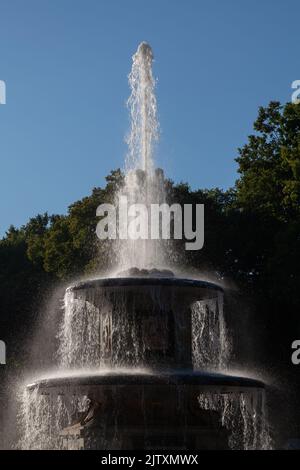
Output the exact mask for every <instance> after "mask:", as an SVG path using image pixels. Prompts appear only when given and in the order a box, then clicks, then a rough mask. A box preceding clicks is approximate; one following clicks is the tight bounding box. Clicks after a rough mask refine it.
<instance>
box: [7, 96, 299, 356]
mask: <svg viewBox="0 0 300 470" xmlns="http://www.w3.org/2000/svg"><path fill="white" fill-rule="evenodd" d="M233 157H234V156H233ZM236 161H237V164H238V173H239V177H238V179H237V181H236V184H235V186H234V187H232V188H230V189H228V190H223V189H219V188H215V189H197V190H191V188H190V187H189V185H188V184H186V183H179V184H175V183H174V182H173V181H170V180H167V181H166V190H167V194H168V200H169V202H179V203H181V204H185V203H186V204H187V203H193V204H196V203H198V204H204V205H205V244H204V248H203V249H202V250H200V251H195V252H191V251H190V252H186V251H185V250H184V245H183V242H184V241H183V242H182V246H181V245H180V243H181V242H179V241H178V242H176V243H177V251H178V253H180V255H181V256H184V257H185V259H184V260H183V262H184V263H185V264H186V265H187V266H189V267H190V268H195V270H197V269H198V270H199V271H205V272H209V271H210V272H214V273H217V276H218V277H219V278H222V279H225V280H230V282H231V283H232V285H234V286H235V288H236V291H238V292H239V293H240V295H242V296H243V297H244V298H246V299H250V300H251V305H252V310H253V313H252V315H253V318H255V319H256V320H258V323H259V324H260V325H261V327H262V328H264V329H266V330H267V331H269V330H270V331H271V330H272V328H273V330H272V331H273V333H274V334H273V333H272V334H273V336H272V341H276V338H278V337H279V334H282V335H283V336H284V337H285V338H287V341H289V339H290V340H291V341H292V340H293V339H295V338H293V337H291V338H290V337H289V334H290V330H288V329H286V331H284V328H287V327H284V326H283V325H281V322H283V318H284V319H285V321H286V320H288V323H289V324H290V325H294V326H295V325H296V324H297V315H298V313H297V312H298V309H299V307H300V289H299V286H300V204H299V203H300V106H298V105H295V104H292V103H288V104H286V105H281V104H280V103H279V102H271V103H270V104H269V105H268V106H267V107H261V108H260V109H259V112H258V117H257V119H256V121H255V123H254V131H253V134H252V135H250V136H249V138H248V141H247V143H246V144H245V145H244V146H243V147H242V148H240V149H238V155H237V157H236ZM122 181H123V175H122V173H121V171H120V170H115V171H112V172H111V173H110V175H108V176H107V178H106V186H105V187H104V188H100V187H99V188H94V189H93V190H92V193H91V195H89V196H86V197H84V198H83V199H81V200H80V201H77V202H74V203H73V204H72V205H71V206H70V207H69V208H68V212H67V214H66V215H56V214H55V215H49V214H47V213H45V214H39V215H37V216H36V217H34V218H31V219H30V220H29V221H28V223H27V224H26V225H24V226H22V227H20V228H16V227H13V226H11V227H9V228H8V230H7V232H6V234H5V236H4V237H3V239H2V240H1V241H0V285H1V288H0V312H1V317H0V324H1V339H4V340H6V341H7V344H9V345H10V344H14V343H16V342H17V341H16V338H19V337H21V336H23V335H24V332H25V331H26V328H27V327H28V328H29V325H30V324H31V323H32V321H33V320H34V318H35V315H36V312H37V311H38V309H39V308H40V306H41V303H42V301H43V299H44V294H45V292H47V291H48V290H49V289H50V290H51V286H55V285H57V284H58V283H61V282H64V281H66V282H68V281H70V280H72V279H74V278H76V277H79V276H82V275H86V274H93V273H95V272H100V273H102V272H105V271H108V270H109V269H110V267H111V265H112V264H113V263H114V260H113V256H111V249H110V248H111V247H110V245H109V243H108V242H107V241H101V240H99V239H98V238H97V237H96V234H95V228H96V225H97V221H98V220H97V217H96V208H97V207H98V206H99V205H100V204H102V203H106V202H112V201H113V199H114V195H115V193H116V191H117V190H118V189H119V187H120V185H122ZM283 312H284V313H283ZM274 325H276V326H275V327H274ZM270 334H271V333H270ZM270 347H271V346H270ZM286 347H287V353H286V354H287V358H286V359H285V353H284V354H283V356H282V358H281V359H282V361H285V360H288V355H289V350H288V344H287V345H286Z"/></svg>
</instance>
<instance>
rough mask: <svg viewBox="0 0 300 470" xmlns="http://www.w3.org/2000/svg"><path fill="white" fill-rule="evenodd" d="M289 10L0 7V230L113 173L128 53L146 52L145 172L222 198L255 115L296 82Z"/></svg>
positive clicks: (295, 21)
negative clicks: (2, 92)
mask: <svg viewBox="0 0 300 470" xmlns="http://www.w3.org/2000/svg"><path fill="white" fill-rule="evenodd" d="M299 18H300V2H299V1H293V0H285V1H283V0H280V1H279V0H259V1H258V0H252V1H249V0H226V1H225V0H218V1H217V0H148V1H145V0H26V1H25V0H0V80H5V82H6V87H7V104H6V105H0V234H1V235H3V233H4V232H5V230H6V229H7V228H8V226H9V225H10V224H14V225H16V226H20V225H21V224H23V223H25V222H26V221H27V220H28V218H29V217H32V216H34V215H36V214H38V213H43V212H45V211H48V212H49V213H65V212H66V210H67V207H68V205H69V204H71V203H72V202H74V201H75V200H78V199H80V198H82V197H83V196H86V195H88V194H89V193H90V191H91V189H92V188H93V187H94V186H99V185H103V184H104V177H105V176H106V175H107V174H108V173H109V172H110V170H111V169H114V168H118V167H122V166H123V162H124V156H125V153H126V146H125V143H124V135H125V134H126V132H127V130H128V127H129V122H128V115H127V110H126V108H125V101H126V99H127V97H128V94H129V89H128V84H127V75H128V73H129V70H130V66H131V56H132V54H133V53H134V52H135V50H136V48H137V45H138V44H139V42H141V41H142V40H146V41H148V42H149V43H150V44H151V46H152V48H153V50H154V55H155V63H154V74H155V76H157V77H158V85H157V95H158V104H159V116H160V122H161V130H162V135H161V142H160V146H159V149H158V155H157V163H158V165H159V166H163V167H164V168H165V171H166V173H167V175H168V176H169V177H171V178H173V179H174V180H175V181H176V182H179V181H187V182H189V183H190V185H191V187H192V188H198V187H199V188H204V187H207V188H209V187H216V186H219V187H222V188H228V187H229V186H231V185H233V184H234V181H235V179H236V176H237V174H236V164H235V162H234V158H235V157H236V156H237V147H239V146H241V145H243V144H244V143H245V142H246V139H247V135H248V134H249V133H250V132H251V129H252V123H253V121H254V119H255V117H256V114H257V109H258V106H260V105H267V104H268V102H269V101H270V100H279V101H282V102H286V101H289V100H290V97H291V83H292V81H293V80H297V79H300V60H299V43H300V41H299V39H300V29H299Z"/></svg>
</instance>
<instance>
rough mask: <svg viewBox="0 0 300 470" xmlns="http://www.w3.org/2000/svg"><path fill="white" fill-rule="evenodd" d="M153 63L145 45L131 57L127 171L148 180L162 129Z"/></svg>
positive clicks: (149, 48) (150, 52)
mask: <svg viewBox="0 0 300 470" xmlns="http://www.w3.org/2000/svg"><path fill="white" fill-rule="evenodd" d="M152 61H153V52H152V49H151V47H150V46H149V44H147V43H145V42H142V43H141V44H140V45H139V47H138V49H137V51H136V53H135V54H134V55H133V57H132V69H131V72H130V74H129V85H130V88H131V95H130V97H129V99H128V102H127V104H128V108H129V112H130V117H131V130H130V134H129V136H128V138H127V143H128V147H129V152H128V155H127V159H126V167H127V171H129V170H137V169H141V170H143V171H145V172H146V175H147V176H148V177H150V176H152V174H153V170H154V162H153V150H154V144H155V142H157V140H158V129H159V123H158V119H157V104H156V96H155V92H154V89H155V80H154V78H153V73H152Z"/></svg>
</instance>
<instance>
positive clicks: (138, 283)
mask: <svg viewBox="0 0 300 470" xmlns="http://www.w3.org/2000/svg"><path fill="white" fill-rule="evenodd" d="M152 286H153V287H157V286H162V287H177V288H181V287H182V288H200V289H208V290H214V291H219V292H221V293H223V292H224V289H223V287H221V286H220V285H219V284H215V283H214V282H210V281H204V280H202V279H189V278H179V277H148V276H145V277H141V276H139V277H111V278H110V277H107V278H99V279H90V280H87V281H80V282H78V283H75V284H72V285H71V286H69V287H68V288H67V290H68V291H76V290H80V289H93V288H96V287H104V288H105V287H112V288H113V287H116V288H117V287H152Z"/></svg>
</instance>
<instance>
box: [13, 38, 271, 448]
mask: <svg viewBox="0 0 300 470" xmlns="http://www.w3.org/2000/svg"><path fill="white" fill-rule="evenodd" d="M152 60H153V54H152V50H151V48H150V46H149V45H147V44H146V43H142V44H141V45H140V46H139V48H138V50H137V52H136V54H135V55H134V56H133V67H132V72H131V74H130V76H129V82H130V85H131V89H132V93H131V96H130V99H129V107H130V110H131V122H132V127H131V132H130V136H129V138H128V144H129V155H128V158H127V165H126V177H125V184H124V187H123V188H122V194H126V195H127V196H128V197H129V200H130V202H143V203H145V204H146V205H149V204H151V203H154V202H159V203H161V202H163V201H165V195H164V176H163V172H162V170H155V169H154V165H153V147H154V142H155V140H157V137H158V121H157V117H156V114H157V113H156V99H155V94H154V87H155V81H154V79H153V76H152ZM115 249H116V250H117V253H118V259H119V260H120V261H119V264H120V266H119V268H120V269H119V271H120V272H119V273H118V274H117V275H116V276H113V277H107V278H96V279H91V280H87V281H83V282H77V283H74V284H73V285H72V286H70V287H69V288H68V289H67V290H66V294H65V299H64V316H63V319H62V323H61V328H60V331H59V339H60V348H59V351H58V357H59V362H60V368H59V369H58V370H57V371H56V372H55V373H54V374H49V375H48V376H44V377H42V378H39V379H38V380H36V381H34V382H33V383H31V384H29V385H28V386H27V387H26V389H25V391H24V393H23V398H22V410H21V418H22V419H21V426H22V439H21V447H22V448H27V449H28V448H29V449H31V448H38V449H227V448H233V449H236V448H244V449H255V448H266V447H268V446H269V445H270V441H269V437H268V432H267V425H266V418H265V403H264V388H265V386H264V384H263V383H262V382H261V381H259V380H256V379H253V378H245V377H239V376H234V375H228V374H225V373H221V372H220V371H221V370H223V371H224V369H226V365H227V364H228V359H229V355H230V341H229V339H228V333H227V329H226V324H225V318H224V314H223V288H222V287H221V286H220V285H218V284H217V283H212V282H208V281H205V280H202V279H190V278H186V277H182V276H181V277H179V276H175V274H174V273H173V271H172V270H169V269H158V268H157V266H161V265H164V264H165V263H166V259H165V256H166V251H165V250H164V245H163V244H162V241H161V240H134V241H133V240H118V243H116V248H115ZM133 266H134V267H133Z"/></svg>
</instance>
